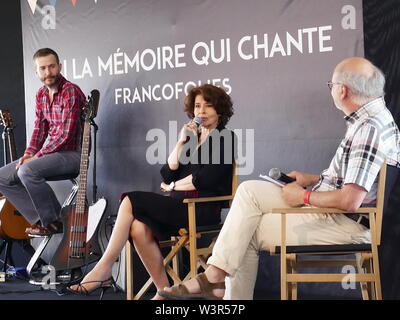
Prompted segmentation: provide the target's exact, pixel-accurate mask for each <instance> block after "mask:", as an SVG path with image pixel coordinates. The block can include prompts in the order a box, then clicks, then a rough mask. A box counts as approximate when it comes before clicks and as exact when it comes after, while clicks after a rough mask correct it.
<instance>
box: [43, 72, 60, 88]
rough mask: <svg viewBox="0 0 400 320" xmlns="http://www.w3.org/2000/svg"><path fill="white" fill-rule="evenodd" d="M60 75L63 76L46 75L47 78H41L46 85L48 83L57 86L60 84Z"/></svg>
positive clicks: (48, 85) (50, 85)
mask: <svg viewBox="0 0 400 320" xmlns="http://www.w3.org/2000/svg"><path fill="white" fill-rule="evenodd" d="M60 77H61V75H60V74H57V75H55V76H52V77H46V78H43V79H41V80H42V83H43V84H44V85H46V86H47V87H55V86H57V84H58V82H59V80H60Z"/></svg>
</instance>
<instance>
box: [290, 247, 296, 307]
mask: <svg viewBox="0 0 400 320" xmlns="http://www.w3.org/2000/svg"><path fill="white" fill-rule="evenodd" d="M288 259H289V263H288V266H289V268H288V273H292V274H294V273H297V268H296V262H297V256H296V255H295V254H291V255H288ZM289 299H290V300H297V282H291V283H290V287H289Z"/></svg>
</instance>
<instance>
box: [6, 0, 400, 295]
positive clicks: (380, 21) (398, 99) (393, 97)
mask: <svg viewBox="0 0 400 320" xmlns="http://www.w3.org/2000/svg"><path fill="white" fill-rule="evenodd" d="M19 2H20V1H15V0H8V1H3V3H2V10H1V11H0V39H1V43H2V46H1V47H2V48H1V50H0V67H1V73H0V99H1V100H0V107H1V108H9V109H11V111H12V114H13V119H14V122H15V123H16V124H17V128H16V130H15V133H16V141H17V150H18V154H19V155H20V154H21V153H22V152H23V149H24V147H25V144H26V139H25V105H24V101H25V99H24V86H23V72H24V70H23V56H22V54H23V51H22V40H21V38H22V30H21V19H20V3H19ZM363 16H364V46H365V47H364V49H365V56H366V57H367V58H368V59H370V60H371V61H373V62H374V63H375V64H376V65H377V66H378V67H380V68H381V69H382V70H383V71H384V73H385V74H386V76H387V85H386V97H385V98H386V101H387V104H388V107H389V109H390V110H391V112H392V113H393V115H394V117H395V120H396V122H397V124H398V125H399V124H400V118H399V117H400V106H399V103H400V90H399V89H400V81H399V80H400V70H399V69H400V65H399V58H400V41H399V40H400V1H399V0H385V1H381V0H364V1H363ZM28 71H30V70H28ZM0 147H1V148H2V142H1V141H0ZM1 150H2V149H1ZM2 163H3V159H2V157H0V165H1V164H2ZM399 208H400V179H398V181H397V182H396V185H395V187H394V190H393V192H392V194H391V197H390V201H389V208H388V209H387V210H386V211H385V216H384V222H383V236H382V245H381V248H380V259H381V277H382V286H383V297H384V299H399V298H400V272H399V270H400V250H399V249H400V215H399V212H398V211H399ZM13 254H14V258H15V259H16V262H17V263H18V260H24V259H23V258H21V257H20V256H19V255H20V252H14V253H13ZM270 271H271V270H264V272H262V273H261V278H263V277H264V276H268V277H269V278H270V277H275V278H276V277H277V274H276V273H274V272H272V273H271V272H270ZM272 271H274V270H272ZM271 280H272V279H269V281H271ZM261 287H262V286H261ZM277 288H278V280H277V278H276V280H275V281H272V282H269V286H268V289H266V290H269V291H271V292H272V291H275V289H276V290H277ZM274 295H275V292H274Z"/></svg>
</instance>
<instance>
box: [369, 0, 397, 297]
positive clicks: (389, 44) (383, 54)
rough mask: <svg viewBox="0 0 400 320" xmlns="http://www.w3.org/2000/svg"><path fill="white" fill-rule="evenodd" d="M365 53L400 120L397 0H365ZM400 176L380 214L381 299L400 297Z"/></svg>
mask: <svg viewBox="0 0 400 320" xmlns="http://www.w3.org/2000/svg"><path fill="white" fill-rule="evenodd" d="M363 9H364V10H363V15H364V50H365V57H366V58H368V59H370V60H371V61H372V62H374V63H375V64H376V65H377V66H378V67H380V68H381V69H382V70H383V72H384V73H385V75H386V81H387V82H386V89H385V91H386V96H385V99H386V102H387V105H388V108H389V109H390V111H391V112H392V114H393V116H394V118H395V121H396V123H397V125H399V124H400V105H399V104H400V1H398V0H389V1H380V0H364V1H363ZM399 208H400V179H397V181H396V184H395V187H394V189H393V191H392V194H391V195H390V198H389V206H388V208H387V209H386V210H385V213H384V217H383V226H382V227H383V230H382V243H381V246H380V248H379V254H380V262H381V279H382V293H383V298H384V299H400V272H399V271H400V215H399V214H400V212H399Z"/></svg>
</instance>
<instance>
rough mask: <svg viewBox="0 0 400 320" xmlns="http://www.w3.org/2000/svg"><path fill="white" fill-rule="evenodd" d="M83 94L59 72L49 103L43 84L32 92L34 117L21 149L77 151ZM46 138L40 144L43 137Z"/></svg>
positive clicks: (39, 152)
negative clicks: (23, 147)
mask: <svg viewBox="0 0 400 320" xmlns="http://www.w3.org/2000/svg"><path fill="white" fill-rule="evenodd" d="M85 102H86V98H85V95H84V94H83V92H82V91H81V89H80V88H79V87H78V86H77V85H75V84H73V83H71V82H69V81H67V80H66V79H65V78H64V77H62V76H61V79H60V82H59V84H58V90H57V92H56V93H54V96H53V102H52V103H50V97H49V90H48V88H47V87H46V86H43V87H42V88H40V89H39V91H38V93H37V94H36V119H35V124H34V128H33V133H32V137H31V140H30V143H29V146H28V148H26V150H25V153H29V154H36V156H37V157H41V156H43V155H45V154H49V153H54V152H57V151H62V150H70V151H71V150H73V151H80V147H81V138H82V121H81V119H80V116H81V111H82V109H83V107H84V105H85ZM47 138H49V139H48V142H47V144H46V145H45V146H43V144H44V142H45V140H46V139H47Z"/></svg>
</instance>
